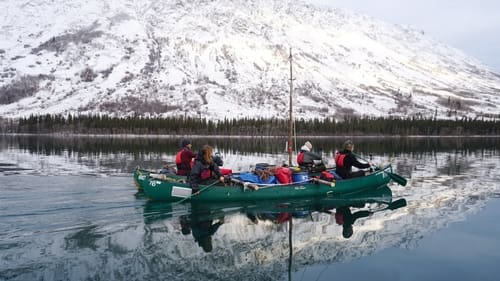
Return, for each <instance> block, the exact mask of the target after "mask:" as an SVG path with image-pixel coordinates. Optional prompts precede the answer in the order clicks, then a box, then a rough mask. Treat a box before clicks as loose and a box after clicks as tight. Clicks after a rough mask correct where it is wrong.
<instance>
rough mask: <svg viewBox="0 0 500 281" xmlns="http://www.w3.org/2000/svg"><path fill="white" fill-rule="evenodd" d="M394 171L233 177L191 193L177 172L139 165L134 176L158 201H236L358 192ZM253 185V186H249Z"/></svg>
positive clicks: (375, 185)
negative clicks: (257, 180) (266, 181)
mask: <svg viewBox="0 0 500 281" xmlns="http://www.w3.org/2000/svg"><path fill="white" fill-rule="evenodd" d="M391 175H393V173H392V167H391V165H388V166H386V167H385V168H383V169H381V170H378V171H375V172H373V173H371V174H369V175H367V176H365V177H360V178H353V179H347V180H338V181H333V182H326V181H322V180H319V179H317V178H310V179H307V180H304V181H302V182H295V183H292V184H272V185H256V184H250V183H247V182H242V181H239V180H236V179H233V180H232V181H231V183H229V184H227V185H216V184H214V183H212V184H207V185H200V186H199V188H200V192H199V194H197V195H194V196H192V195H191V188H190V187H189V184H187V183H185V182H184V181H183V180H182V179H180V178H176V177H175V176H166V177H153V175H152V174H151V173H149V172H144V171H143V170H141V169H136V171H135V172H134V180H135V182H136V184H137V185H138V186H139V187H140V188H142V190H143V191H144V194H145V195H146V196H147V197H148V198H150V199H152V200H155V201H168V202H173V201H181V200H182V201H190V202H235V201H254V200H276V199H293V198H313V197H324V196H333V195H335V196H336V195H340V194H348V193H354V192H359V191H364V190H370V189H376V188H378V187H380V186H383V185H386V184H388V183H389V182H390V181H391V179H392V177H391ZM249 187H251V188H249Z"/></svg>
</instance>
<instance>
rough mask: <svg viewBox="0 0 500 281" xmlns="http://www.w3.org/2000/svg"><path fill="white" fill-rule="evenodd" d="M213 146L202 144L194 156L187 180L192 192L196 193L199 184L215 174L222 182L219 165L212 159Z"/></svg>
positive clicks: (222, 177)
mask: <svg viewBox="0 0 500 281" xmlns="http://www.w3.org/2000/svg"><path fill="white" fill-rule="evenodd" d="M212 154H213V148H212V147H211V146H210V145H204V146H203V148H202V149H201V151H200V152H199V153H198V155H197V156H196V159H195V161H194V165H193V168H192V169H191V173H190V174H189V176H188V182H189V185H190V186H191V189H192V193H193V194H196V193H198V191H199V190H200V189H199V185H200V184H202V183H206V182H207V181H209V180H211V179H214V176H216V177H217V178H218V179H219V180H220V181H221V182H224V176H223V175H222V173H221V172H220V170H219V166H218V165H217V164H216V163H215V162H214V161H213V155H212Z"/></svg>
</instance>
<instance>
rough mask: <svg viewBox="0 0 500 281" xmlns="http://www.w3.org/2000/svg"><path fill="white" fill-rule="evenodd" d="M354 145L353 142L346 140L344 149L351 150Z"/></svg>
mask: <svg viewBox="0 0 500 281" xmlns="http://www.w3.org/2000/svg"><path fill="white" fill-rule="evenodd" d="M353 145H354V143H353V142H352V141H351V140H346V141H345V142H344V149H349V150H350V149H351V148H352V146H353Z"/></svg>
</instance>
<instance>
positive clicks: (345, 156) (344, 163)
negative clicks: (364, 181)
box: [335, 140, 371, 179]
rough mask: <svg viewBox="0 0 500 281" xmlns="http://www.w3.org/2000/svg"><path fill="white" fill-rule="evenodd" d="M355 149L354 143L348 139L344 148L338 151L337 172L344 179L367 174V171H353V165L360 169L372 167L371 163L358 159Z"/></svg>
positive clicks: (336, 156) (336, 159)
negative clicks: (354, 152)
mask: <svg viewBox="0 0 500 281" xmlns="http://www.w3.org/2000/svg"><path fill="white" fill-rule="evenodd" d="M353 150H354V143H353V142H352V141H350V140H347V141H346V142H345V143H344V150H343V151H340V152H337V153H336V155H335V165H336V166H337V168H336V170H335V172H336V173H337V174H338V175H339V176H340V177H342V178H343V179H350V178H356V177H362V176H364V175H365V171H363V170H359V171H356V172H353V171H352V167H356V168H358V169H367V168H370V167H371V164H370V163H361V162H359V161H358V159H356V156H355V155H354V154H353V153H352V151H353Z"/></svg>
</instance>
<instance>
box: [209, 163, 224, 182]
mask: <svg viewBox="0 0 500 281" xmlns="http://www.w3.org/2000/svg"><path fill="white" fill-rule="evenodd" d="M210 169H211V170H212V171H213V172H214V174H215V175H216V176H217V177H218V178H220V177H222V173H221V172H220V169H219V166H217V164H215V163H214V162H212V163H210Z"/></svg>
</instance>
